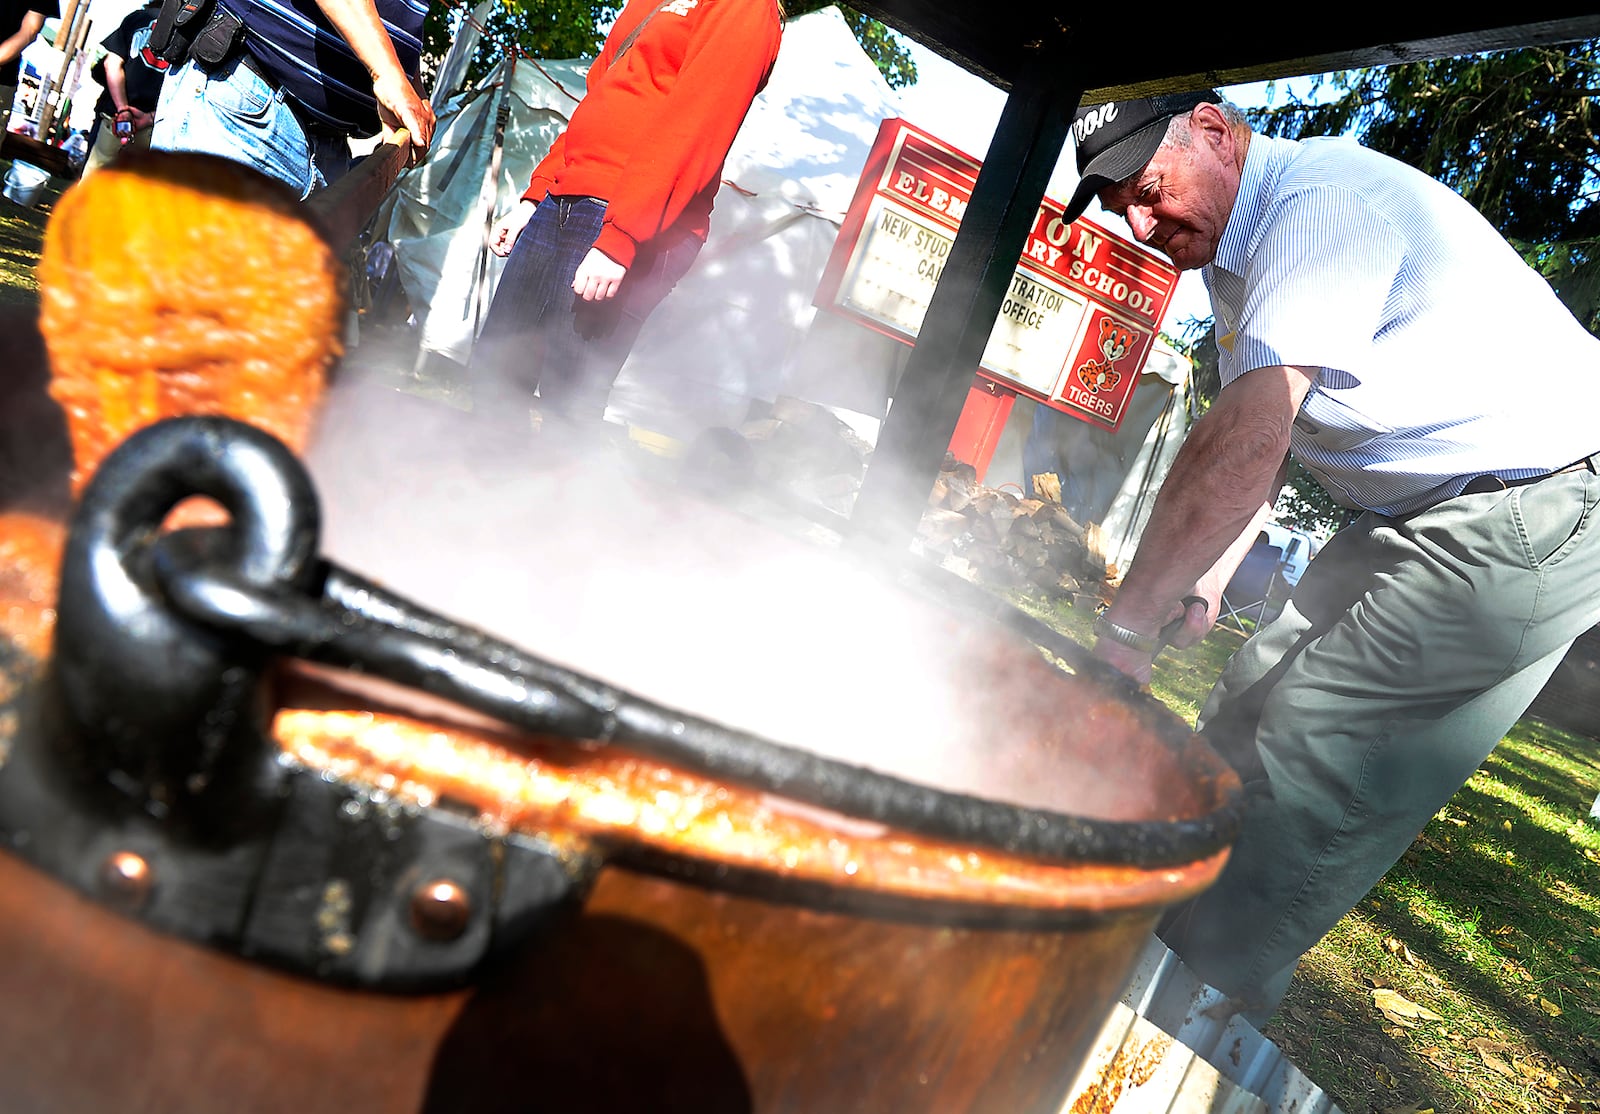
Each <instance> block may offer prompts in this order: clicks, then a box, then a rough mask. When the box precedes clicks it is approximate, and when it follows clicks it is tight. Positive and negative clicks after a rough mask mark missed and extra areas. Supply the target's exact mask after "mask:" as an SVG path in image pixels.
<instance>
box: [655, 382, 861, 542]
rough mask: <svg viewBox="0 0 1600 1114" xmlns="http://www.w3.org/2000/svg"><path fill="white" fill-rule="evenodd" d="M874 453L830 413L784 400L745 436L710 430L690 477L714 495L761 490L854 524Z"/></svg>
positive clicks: (692, 453)
mask: <svg viewBox="0 0 1600 1114" xmlns="http://www.w3.org/2000/svg"><path fill="white" fill-rule="evenodd" d="M871 455H872V446H871V445H869V444H868V443H867V442H866V441H864V440H862V439H861V437H859V436H858V435H857V434H856V432H855V431H854V430H853V429H851V428H850V427H849V426H848V425H847V424H845V423H844V422H842V421H840V420H839V418H838V417H837V416H836V415H834V413H833V412H832V411H830V410H828V409H827V408H826V407H823V406H818V405H817V404H815V403H811V402H805V401H803V400H801V399H797V398H791V397H789V396H786V395H780V396H779V397H778V398H777V399H776V400H775V401H774V402H773V403H772V405H771V408H770V410H769V411H768V413H767V414H766V415H765V416H763V417H761V418H757V419H753V420H751V421H747V422H745V423H744V424H742V425H740V426H739V427H738V428H737V429H728V428H716V429H709V430H706V431H705V432H704V433H703V434H701V435H700V437H699V438H698V439H697V440H696V441H695V442H694V444H692V445H691V446H690V447H689V450H688V452H687V454H686V457H685V459H684V462H683V463H684V478H685V480H686V481H687V482H688V483H689V484H691V485H692V486H695V487H698V488H701V489H703V490H708V491H711V492H713V493H730V492H736V491H738V490H740V489H747V488H753V489H754V490H757V491H760V492H762V493H763V494H764V495H766V496H778V497H780V498H782V499H784V500H786V501H790V502H795V503H800V504H804V505H807V506H812V507H818V508H821V509H822V510H823V511H825V512H827V514H828V515H830V516H835V517H838V518H840V519H845V518H848V517H849V515H850V511H851V509H852V508H853V507H854V506H855V499H856V492H857V491H859V490H860V489H861V479H862V476H864V475H865V474H866V468H867V459H868V458H869V457H870V456H871Z"/></svg>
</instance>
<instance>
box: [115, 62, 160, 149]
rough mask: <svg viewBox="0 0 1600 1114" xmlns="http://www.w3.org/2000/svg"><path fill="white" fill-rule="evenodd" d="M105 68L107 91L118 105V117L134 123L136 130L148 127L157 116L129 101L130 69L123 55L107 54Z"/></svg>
mask: <svg viewBox="0 0 1600 1114" xmlns="http://www.w3.org/2000/svg"><path fill="white" fill-rule="evenodd" d="M105 69H106V92H107V93H108V94H109V95H110V96H111V103H112V104H114V105H116V106H117V111H116V116H117V118H118V119H119V120H120V119H126V120H127V121H128V122H129V123H131V124H132V125H133V130H134V131H142V130H143V129H145V128H148V127H149V126H150V125H151V124H153V123H154V122H155V117H154V116H152V115H151V114H150V113H148V112H145V111H144V110H143V109H139V108H135V107H134V106H133V105H131V104H129V103H128V70H127V64H126V63H125V62H124V61H123V60H122V55H120V54H116V53H111V54H107V55H106V60H105Z"/></svg>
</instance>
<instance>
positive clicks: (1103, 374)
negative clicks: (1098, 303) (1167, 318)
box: [1078, 317, 1134, 394]
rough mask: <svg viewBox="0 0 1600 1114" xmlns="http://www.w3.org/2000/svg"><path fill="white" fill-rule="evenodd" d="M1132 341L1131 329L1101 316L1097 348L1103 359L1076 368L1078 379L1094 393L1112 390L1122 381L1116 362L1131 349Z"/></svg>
mask: <svg viewBox="0 0 1600 1114" xmlns="http://www.w3.org/2000/svg"><path fill="white" fill-rule="evenodd" d="M1133 341H1134V334H1133V332H1132V330H1130V329H1127V328H1125V327H1124V326H1122V325H1119V324H1117V323H1116V322H1115V321H1113V320H1112V319H1111V318H1109V317H1102V318H1101V319H1100V342H1099V348H1100V355H1102V356H1104V357H1105V359H1103V360H1090V361H1089V362H1088V363H1086V364H1084V365H1083V366H1081V367H1080V368H1078V381H1079V382H1080V383H1082V384H1083V385H1084V386H1085V387H1087V388H1089V390H1091V391H1093V392H1095V393H1096V394H1099V393H1100V392H1101V391H1109V390H1113V389H1114V388H1115V387H1116V385H1117V384H1118V383H1120V382H1122V373H1121V372H1119V371H1118V370H1117V368H1116V363H1117V361H1118V360H1120V359H1122V357H1124V356H1126V355H1127V354H1128V353H1129V352H1131V351H1132V350H1133Z"/></svg>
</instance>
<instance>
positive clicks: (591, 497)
mask: <svg viewBox="0 0 1600 1114" xmlns="http://www.w3.org/2000/svg"><path fill="white" fill-rule="evenodd" d="M474 432H475V431H473V430H472V429H471V427H470V423H469V420H468V419H465V418H464V417H463V416H462V415H459V414H456V413H454V412H452V411H450V410H448V409H447V408H444V407H438V406H433V405H430V404H427V403H423V402H421V401H420V400H417V399H410V398H406V397H405V396H400V395H394V394H391V393H389V392H382V393H381V394H380V393H375V392H373V391H371V390H370V389H366V388H356V389H351V388H349V387H348V386H347V387H346V388H345V389H343V390H341V391H339V392H336V394H335V396H334V397H333V399H332V402H331V405H330V407H329V411H328V412H327V414H326V415H325V416H324V420H323V422H322V427H321V431H320V433H319V436H318V438H317V440H316V443H315V444H314V446H313V448H312V451H311V453H310V463H311V466H312V470H313V472H314V474H315V477H316V480H317V483H318V487H319V490H320V492H321V494H322V498H323V514H324V532H323V543H322V547H323V552H324V553H326V554H327V555H329V556H330V557H331V558H332V559H334V560H336V561H338V562H340V563H341V564H343V565H345V566H347V567H349V568H352V569H354V570H355V571H358V572H360V573H363V574H365V575H367V576H370V577H372V578H374V579H376V580H378V581H380V582H382V583H384V584H385V585H387V586H388V587H390V588H391V589H393V590H395V591H397V592H399V593H401V594H402V595H405V596H408V597H410V598H411V599H413V600H415V601H417V602H418V603H420V604H422V605H424V606H426V607H429V608H431V609H432V610H435V611H438V612H442V613H444V614H446V615H449V616H451V617H453V618H456V619H459V620H462V621H465V622H467V623H470V624H473V625H475V626H478V627H481V628H483V629H485V630H487V631H489V632H491V633H493V634H495V635H498V636H500V637H502V638H504V639H506V640H508V641H511V642H513V643H516V644H518V645H520V646H522V647H524V648H525V649H527V650H528V651H529V652H530V653H532V654H534V655H536V656H539V657H543V658H546V659H548V660H551V661H555V662H558V663H560V664H563V665H566V666H568V667H570V668H572V669H575V670H578V671H580V672H583V673H587V674H589V675H591V676H594V677H597V678H600V679H602V680H605V681H607V682H609V683H611V684H614V685H616V686H618V687H620V688H623V689H625V690H627V691H630V692H632V693H635V694H637V695H639V696H642V697H645V698H647V699H650V700H654V701H656V702H658V703H661V704H663V705H665V706H667V707H671V708H676V709H681V710H683V711H685V712H688V713H691V714H693V715H697V716H701V717H704V718H708V719H711V720H714V721H717V722H721V723H724V724H726V725H728V726H733V727H738V728H742V729H745V730H748V731H752V732H755V733H757V734H759V735H762V736H765V737H767V738H769V739H771V740H773V741H775V742H781V743H786V744H789V745H792V746H797V747H800V748H802V749H805V750H808V751H811V752H813V753H817V754H821V755H825V756H829V757H833V758H837V759H840V760H843V761H846V762H849V763H853V764H859V765H865V766H869V767H871V768H874V769H877V770H880V771H883V772H887V773H892V774H896V775H898V776H900V777H904V778H906V779H908V780H912V781H916V782H920V783H922V784H927V785H934V786H936V787H939V788H945V789H950V790H956V791H961V792H970V793H978V794H979V795H986V796H993V797H995V798H997V799H1002V800H1009V801H1012V802H1013V803H1031V804H1037V805H1043V806H1046V807H1052V808H1057V809H1061V810H1063V811H1071V810H1072V802H1071V801H1070V799H1063V798H1064V797H1066V798H1070V797H1071V795H1072V791H1071V790H1072V787H1071V783H1072V782H1073V781H1074V780H1081V779H1075V778H1074V776H1073V774H1072V773H1071V772H1070V771H1067V770H1061V769H1059V756H1057V762H1056V772H1057V773H1058V774H1059V777H1057V778H1051V779H1049V780H1048V782H1047V783H1044V784H1026V785H1019V784H1017V783H1016V782H1017V780H1018V779H1017V771H1015V770H1011V771H1010V772H1009V773H1008V772H1006V766H1007V763H1006V762H1004V761H998V759H1000V758H1001V757H1002V755H1001V753H1000V751H1001V750H1002V749H1003V748H1004V746H1005V745H1006V743H1007V742H1008V741H1010V742H1015V741H1017V734H1016V732H1017V731H1018V730H1019V729H1018V728H1016V727H1013V726H1010V725H1007V724H1003V723H995V722H987V723H986V722H982V717H981V716H980V714H979V713H978V710H977V705H976V703H975V702H974V700H973V699H972V696H973V694H974V693H977V692H981V691H982V689H983V686H984V685H985V683H986V679H985V677H984V676H983V666H982V665H978V664H974V661H973V659H972V656H971V649H970V647H968V646H967V645H966V644H965V643H966V641H967V634H968V633H969V632H971V629H972V628H971V627H970V626H968V627H966V628H963V627H962V626H961V625H959V624H956V623H953V622H951V621H950V619H949V617H948V616H946V615H945V614H944V613H943V612H941V611H940V610H939V609H937V608H934V607H931V606H930V605H929V604H927V603H926V602H923V601H920V600H915V599H912V598H910V597H909V596H907V595H903V594H902V593H901V592H900V591H897V590H895V589H893V588H891V587H890V586H889V585H888V583H887V581H885V580H883V579H881V578H879V577H877V576H874V575H872V574H870V573H869V572H868V571H866V570H864V569H863V568H860V567H858V566H855V565H853V564H852V563H851V562H850V561H849V560H848V559H847V558H846V555H845V554H844V552H842V551H838V550H834V549H828V548H824V547H822V546H819V545H811V544H807V543H803V542H800V541H798V540H796V539H794V538H791V537H789V536H786V535H785V534H783V533H780V532H779V531H777V530H775V529H773V528H772V527H770V526H766V525H762V524H760V523H757V522H754V521H751V520H749V519H747V518H744V517H742V516H740V515H738V514H735V513H733V512H731V511H729V510H726V509H723V508H719V507H716V506H714V505H712V504H710V503H708V502H705V501H704V500H702V499H700V498H698V497H696V496H694V495H692V494H691V493H689V492H687V491H685V490H683V489H681V488H679V487H676V486H674V485H673V484H672V483H671V482H670V478H671V475H672V472H671V469H672V465H671V463H670V462H667V461H662V462H660V474H659V475H656V476H650V475H642V474H641V473H640V469H639V468H638V467H637V466H636V465H629V464H625V463H624V461H623V460H622V458H621V457H620V456H619V455H618V454H617V453H616V452H614V451H610V450H607V451H603V452H601V453H599V454H598V455H593V456H589V457H586V458H574V457H572V456H569V455H556V454H551V453H549V452H541V450H540V448H539V446H538V443H537V440H536V439H535V438H533V437H531V436H530V438H529V442H530V443H531V444H532V445H533V446H534V448H533V450H532V451H529V450H528V449H527V447H526V446H522V445H517V446H501V447H499V448H494V447H491V446H487V445H485V444H483V443H482V441H481V440H480V439H478V438H476V437H475V436H474ZM984 633H986V636H987V637H992V632H984ZM990 711H991V714H992V709H991V710H990ZM1037 715H1038V710H1037V709H1035V710H1034V712H1033V716H1034V721H1033V729H1034V730H1037V728H1038V719H1037ZM1024 780H1031V781H1035V782H1037V781H1039V780H1040V779H1037V778H1033V779H1024ZM1007 783H1010V784H1007Z"/></svg>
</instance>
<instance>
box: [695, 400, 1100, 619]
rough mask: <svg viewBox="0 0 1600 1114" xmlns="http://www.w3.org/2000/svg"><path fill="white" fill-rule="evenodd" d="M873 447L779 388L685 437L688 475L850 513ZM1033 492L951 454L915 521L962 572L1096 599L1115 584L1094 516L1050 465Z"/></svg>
mask: <svg viewBox="0 0 1600 1114" xmlns="http://www.w3.org/2000/svg"><path fill="white" fill-rule="evenodd" d="M871 454H872V448H871V446H870V445H869V444H867V443H866V442H865V441H863V440H862V439H861V438H860V437H858V436H857V435H856V434H855V432H854V431H853V430H851V429H850V427H849V426H848V425H846V424H845V423H844V422H842V421H840V420H839V419H838V417H836V416H835V415H834V414H833V413H832V412H831V411H829V410H828V409H827V408H825V407H822V406H818V405H815V404H814V403H809V402H804V401H802V400H800V399H795V398H788V397H780V398H778V399H777V400H776V401H775V402H774V403H773V405H772V408H771V411H770V413H768V414H766V415H765V416H764V417H761V418H759V419H756V420H752V421H748V422H745V423H744V424H743V425H741V426H740V427H739V428H738V429H737V430H734V429H717V430H710V431H707V433H706V434H704V435H702V436H701V438H699V439H698V440H697V441H696V443H695V444H694V445H693V446H691V448H690V450H689V454H688V458H687V460H686V461H685V477H686V478H687V479H688V480H689V481H690V482H692V483H694V484H695V485H697V486H701V487H705V488H708V489H711V490H713V491H719V492H722V493H729V492H733V491H749V490H756V491H760V492H761V493H762V494H763V496H764V497H765V498H767V499H771V498H774V497H776V498H778V499H780V500H782V501H787V502H791V503H794V504H797V505H799V504H804V505H806V506H810V507H813V508H817V509H820V510H821V511H824V512H826V513H827V514H828V515H830V516H833V517H834V519H836V520H837V521H838V522H840V523H843V522H845V521H847V520H848V518H849V515H850V512H851V510H852V508H853V506H854V503H855V497H856V493H857V491H858V490H859V489H860V487H861V480H862V476H863V475H864V473H865V471H866V467H867V462H868V459H869V458H870V456H871ZM1034 480H1035V485H1034V486H1035V490H1034V491H1033V493H1032V494H1031V495H1030V496H1029V497H1024V496H1022V495H1020V494H1017V493H1014V492H1011V491H1006V490H1003V489H1000V488H994V487H987V486H985V485H983V484H981V483H979V482H978V478H977V472H976V470H975V469H974V468H973V467H972V466H971V465H969V464H963V463H961V462H960V461H958V460H956V459H955V457H953V456H951V455H950V454H948V453H947V454H945V460H944V464H943V466H942V468H941V469H940V472H939V476H938V479H937V480H936V481H935V482H934V485H933V491H932V493H931V495H930V497H929V501H928V507H927V509H926V511H924V513H923V516H922V522H921V525H920V528H919V537H918V540H919V543H920V545H921V547H922V549H923V550H924V551H925V552H927V553H928V554H930V555H931V556H933V557H935V558H937V559H938V560H939V561H940V562H941V563H942V564H943V565H944V566H945V567H946V568H948V569H950V570H951V571H953V572H956V573H958V574H960V575H962V576H964V577H966V578H967V579H968V580H972V581H976V582H977V583H980V584H983V585H985V586H987V587H992V588H998V589H1020V590H1030V591H1039V592H1043V593H1045V594H1047V595H1049V596H1052V597H1057V598H1059V597H1068V598H1072V599H1075V600H1079V601H1083V602H1087V603H1091V604H1092V603H1095V602H1099V601H1106V600H1109V599H1110V598H1111V596H1112V594H1113V593H1114V592H1115V583H1116V577H1117V572H1116V569H1115V568H1114V567H1108V566H1107V563H1106V560H1105V556H1104V552H1105V549H1104V545H1103V543H1102V541H1101V537H1100V531H1099V528H1098V527H1097V526H1095V525H1094V524H1092V523H1090V524H1087V525H1083V524H1080V523H1078V522H1076V521H1074V520H1073V517H1072V516H1071V515H1070V514H1068V513H1067V509H1066V508H1065V507H1063V506H1062V505H1061V485H1060V482H1059V481H1058V480H1057V479H1056V477H1055V476H1053V475H1043V476H1037V477H1035V478H1034Z"/></svg>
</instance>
